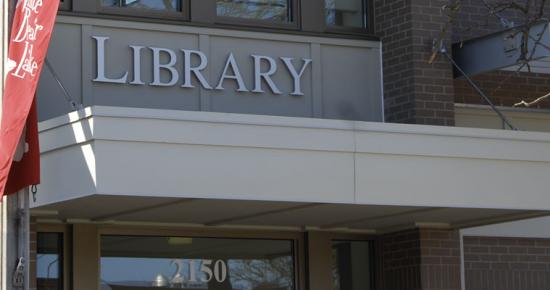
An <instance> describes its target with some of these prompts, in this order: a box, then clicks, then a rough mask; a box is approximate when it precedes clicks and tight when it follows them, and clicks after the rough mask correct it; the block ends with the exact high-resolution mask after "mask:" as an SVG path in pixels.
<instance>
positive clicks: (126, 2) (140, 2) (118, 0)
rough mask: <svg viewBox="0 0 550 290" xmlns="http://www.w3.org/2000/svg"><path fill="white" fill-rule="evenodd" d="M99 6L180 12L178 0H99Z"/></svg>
mask: <svg viewBox="0 0 550 290" xmlns="http://www.w3.org/2000/svg"><path fill="white" fill-rule="evenodd" d="M101 6H103V7H120V8H133V9H151V10H161V11H174V12H175V11H181V2H180V1H179V0H163V1H159V0H101Z"/></svg>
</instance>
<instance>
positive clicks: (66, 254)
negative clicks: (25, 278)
mask: <svg viewBox="0 0 550 290" xmlns="http://www.w3.org/2000/svg"><path fill="white" fill-rule="evenodd" d="M39 233H55V234H61V238H62V247H63V249H62V251H63V252H62V255H63V257H62V261H61V270H62V273H61V275H62V280H63V282H62V289H63V290H66V289H71V288H70V283H71V276H70V273H71V271H70V269H71V257H72V256H71V255H72V253H71V249H70V245H71V240H70V236H71V235H70V234H69V227H68V225H61V224H38V225H37V227H36V243H35V244H34V247H35V248H34V253H35V254H36V255H38V234H39ZM34 261H35V262H34V265H32V266H33V267H34V269H35V270H36V267H37V264H36V263H37V262H36V257H35V259H34ZM33 278H34V279H35V285H37V282H38V277H37V275H36V271H35V275H34V277H33Z"/></svg>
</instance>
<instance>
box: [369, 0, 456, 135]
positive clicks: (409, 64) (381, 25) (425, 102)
mask: <svg viewBox="0 0 550 290" xmlns="http://www.w3.org/2000/svg"><path fill="white" fill-rule="evenodd" d="M446 2H447V1H446V0H414V1H412V0H376V1H375V2H374V7H375V15H376V16H375V33H376V34H377V35H378V36H380V37H381V40H382V45H383V59H384V91H385V96H384V98H385V108H386V112H385V113H386V120H387V121H388V122H398V123H415V124H431V125H454V111H453V110H454V107H453V103H454V101H453V97H454V90H453V77H452V68H451V66H450V64H449V63H448V62H446V61H445V60H443V59H440V60H438V61H437V62H436V63H434V64H428V60H429V58H430V55H431V48H432V41H433V39H435V38H436V37H437V36H438V35H439V33H440V31H441V29H442V27H443V25H444V24H445V22H446V17H444V16H443V15H442V14H441V6H442V5H444V4H445V3H446Z"/></svg>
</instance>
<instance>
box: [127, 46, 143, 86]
mask: <svg viewBox="0 0 550 290" xmlns="http://www.w3.org/2000/svg"><path fill="white" fill-rule="evenodd" d="M130 47H131V48H132V51H133V53H134V80H133V81H132V82H130V84H132V85H144V84H145V83H144V82H143V81H142V80H141V50H142V49H143V48H145V47H144V46H136V45H130Z"/></svg>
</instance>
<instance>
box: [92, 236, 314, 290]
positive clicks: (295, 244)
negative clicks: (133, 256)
mask: <svg viewBox="0 0 550 290" xmlns="http://www.w3.org/2000/svg"><path fill="white" fill-rule="evenodd" d="M97 233H98V236H97V237H98V244H99V253H98V258H99V259H101V236H149V237H189V238H213V239H215V238H219V239H256V240H288V241H292V249H293V251H292V252H293V253H292V254H293V258H294V286H295V287H294V290H306V284H305V280H306V267H305V263H304V261H305V254H304V253H305V246H304V243H305V241H304V236H303V234H302V233H300V232H285V231H284V232H279V231H277V232H274V231H269V230H266V231H261V230H238V229H235V230H229V229H214V230H213V229H202V228H196V229H195V228H151V227H143V226H140V227H136V228H132V227H120V226H116V225H115V226H100V227H98V231H97ZM98 263H100V260H98ZM98 275H99V276H101V268H99V273H98ZM99 278H100V277H98V279H99Z"/></svg>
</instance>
